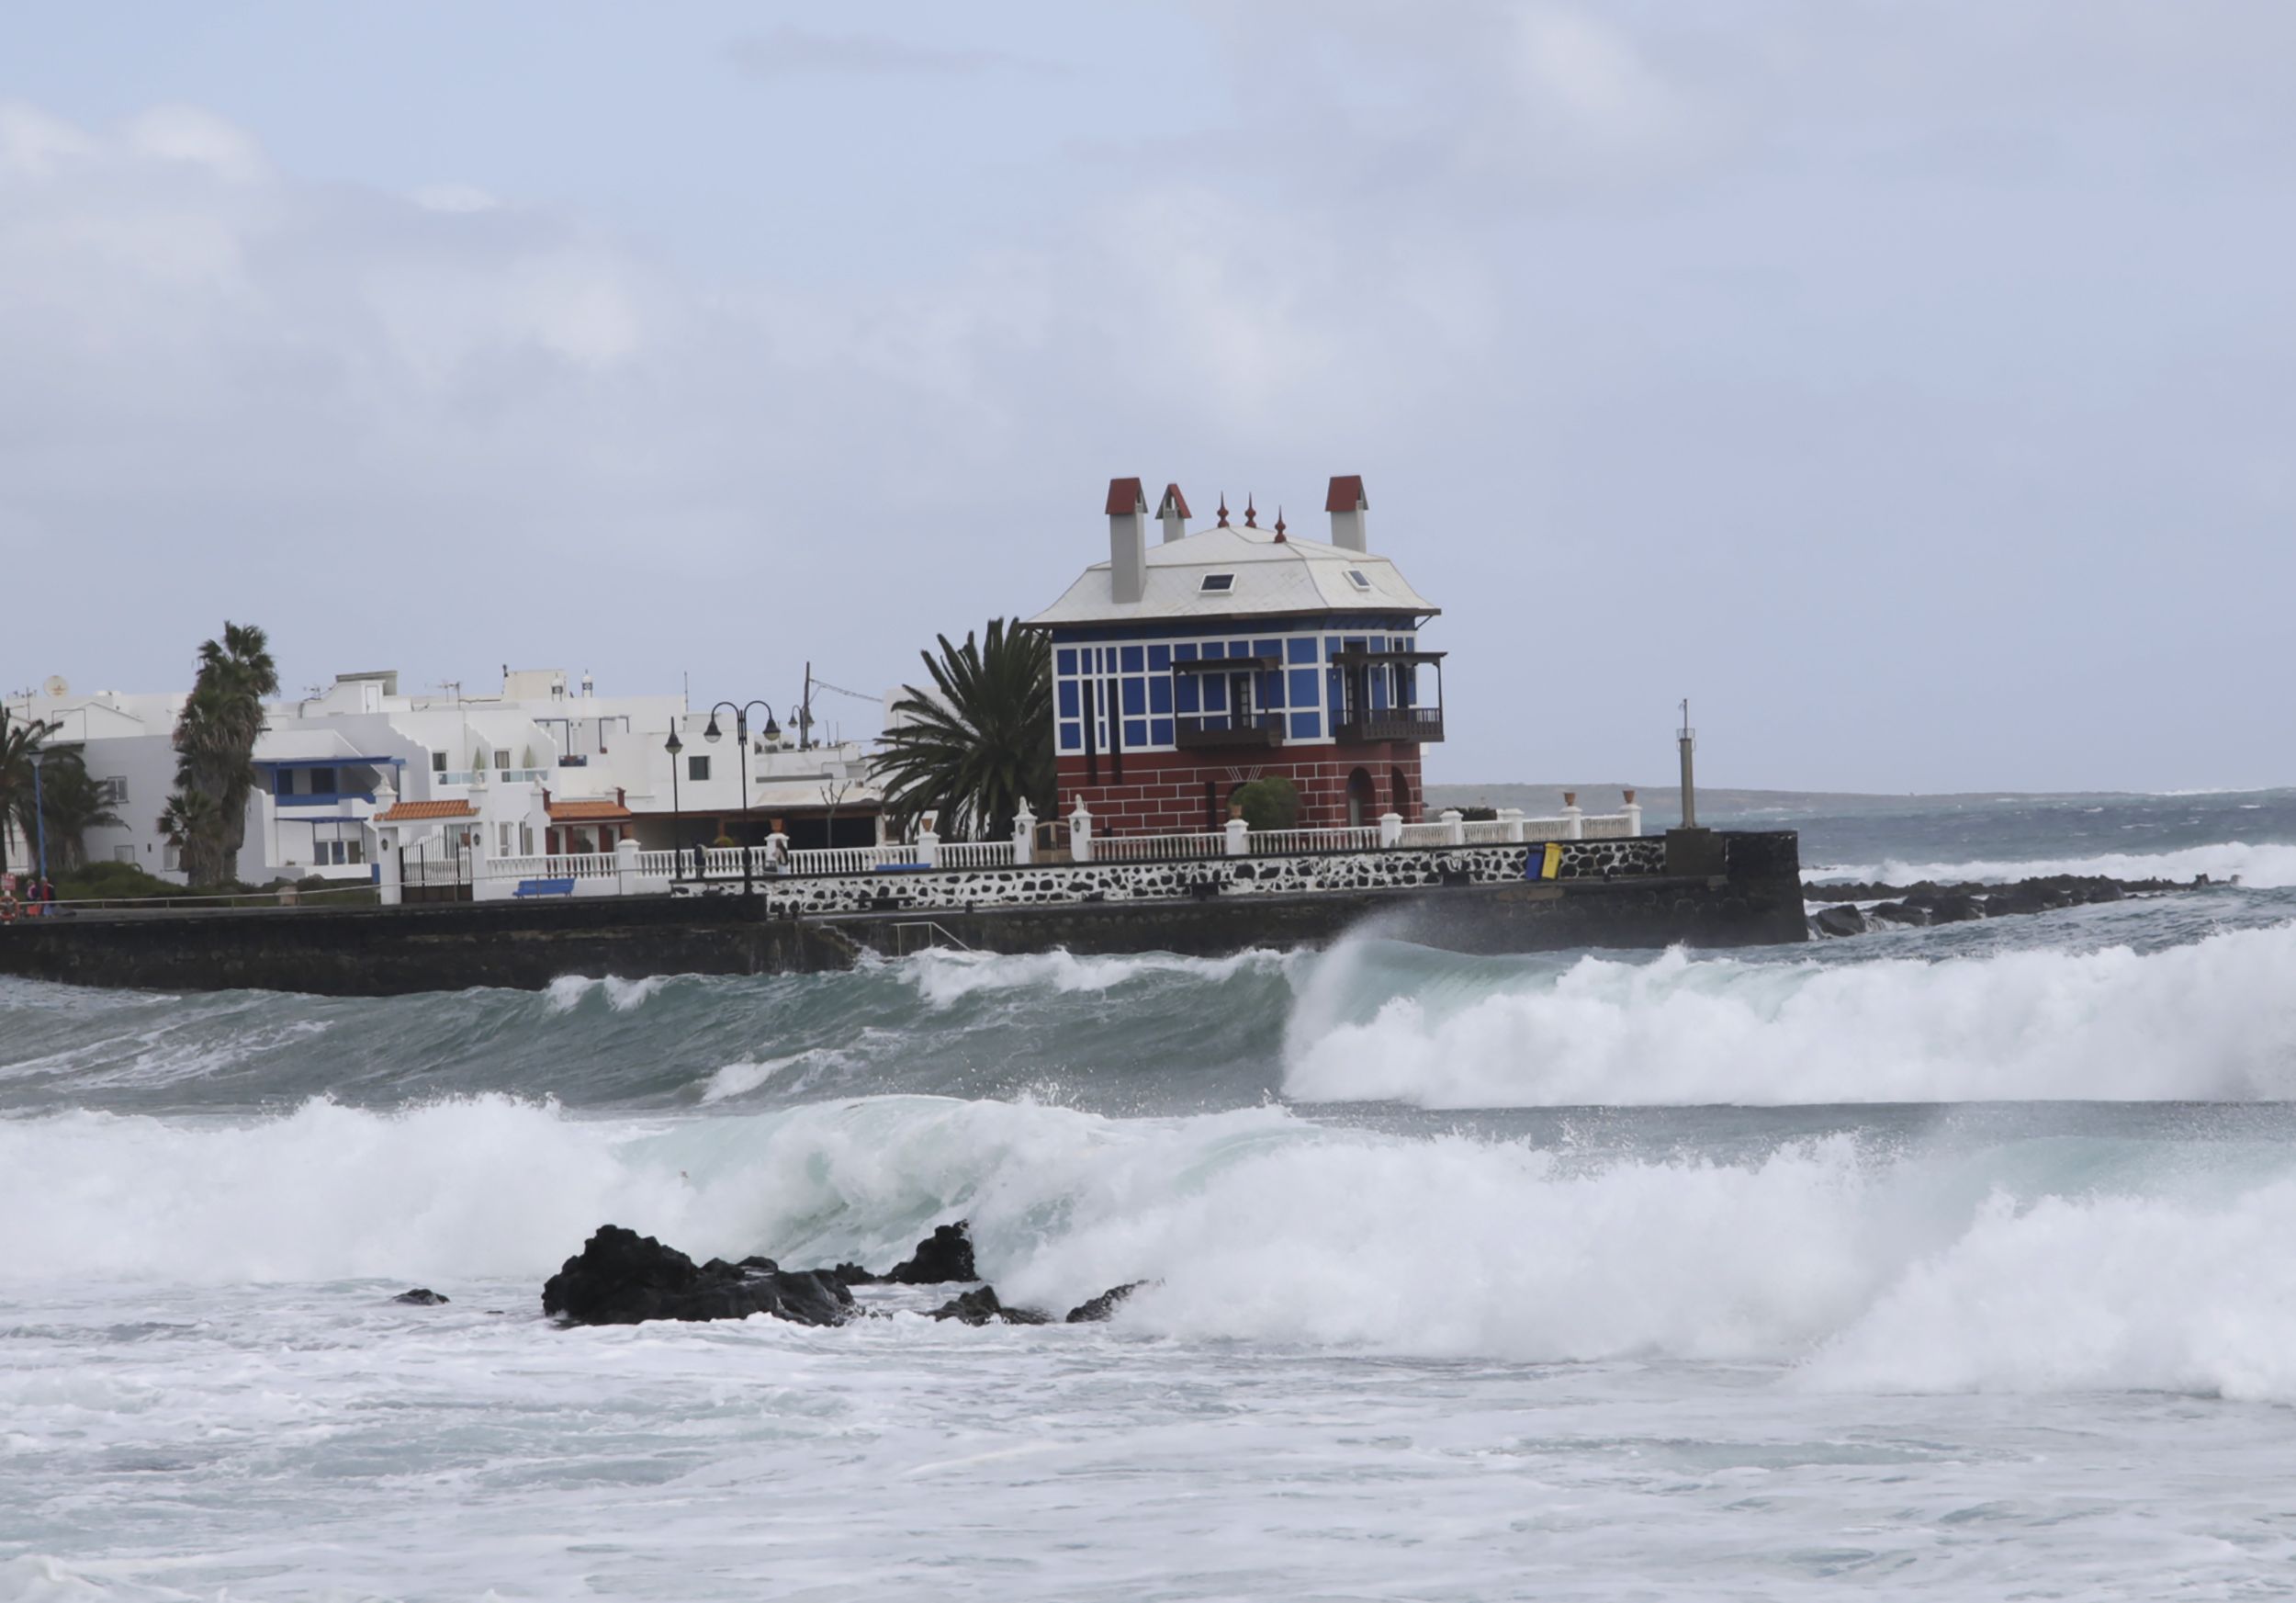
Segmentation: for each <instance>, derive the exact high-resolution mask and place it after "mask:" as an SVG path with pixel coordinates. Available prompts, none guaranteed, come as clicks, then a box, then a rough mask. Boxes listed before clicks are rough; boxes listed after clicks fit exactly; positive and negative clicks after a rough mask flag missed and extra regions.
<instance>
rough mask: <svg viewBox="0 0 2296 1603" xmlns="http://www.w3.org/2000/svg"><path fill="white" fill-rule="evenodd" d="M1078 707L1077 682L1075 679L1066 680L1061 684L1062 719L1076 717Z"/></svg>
mask: <svg viewBox="0 0 2296 1603" xmlns="http://www.w3.org/2000/svg"><path fill="white" fill-rule="evenodd" d="M1077 705H1078V701H1077V695H1076V682H1075V680H1073V679H1070V680H1064V681H1063V682H1062V683H1061V717H1064V718H1073V717H1076V716H1077V713H1076V709H1077Z"/></svg>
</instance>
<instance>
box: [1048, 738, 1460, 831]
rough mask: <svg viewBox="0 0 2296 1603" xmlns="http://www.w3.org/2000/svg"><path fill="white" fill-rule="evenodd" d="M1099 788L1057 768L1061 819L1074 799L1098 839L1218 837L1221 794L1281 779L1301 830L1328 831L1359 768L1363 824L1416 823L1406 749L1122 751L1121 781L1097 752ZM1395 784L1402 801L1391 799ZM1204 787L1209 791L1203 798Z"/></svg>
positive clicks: (1077, 772) (1414, 777)
mask: <svg viewBox="0 0 2296 1603" xmlns="http://www.w3.org/2000/svg"><path fill="white" fill-rule="evenodd" d="M1098 767H1099V782H1098V783H1097V784H1092V783H1088V782H1087V781H1086V777H1085V773H1086V766H1085V759H1083V758H1082V757H1063V758H1062V759H1060V762H1059V774H1060V808H1059V814H1060V816H1062V817H1066V816H1067V814H1068V813H1069V811H1070V810H1071V809H1073V808H1074V807H1075V805H1076V803H1077V802H1078V801H1079V800H1082V801H1083V803H1084V804H1085V808H1086V811H1087V812H1089V813H1091V815H1092V827H1093V830H1094V831H1095V832H1096V833H1098V834H1103V835H1185V834H1193V833H1196V832H1198V831H1200V830H1217V829H1219V828H1221V827H1222V825H1224V824H1225V822H1226V820H1227V817H1228V795H1229V793H1230V792H1231V791H1232V790H1234V789H1235V787H1236V786H1238V785H1243V784H1244V783H1245V782H1246V781H1247V780H1254V779H1264V778H1266V777H1269V776H1271V775H1274V774H1278V773H1280V774H1282V775H1283V776H1284V777H1285V778H1287V779H1289V780H1290V781H1291V783H1292V784H1293V785H1297V786H1298V787H1299V790H1300V828H1301V829H1327V828H1333V827H1336V826H1338V825H1343V824H1345V823H1346V822H1347V781H1348V777H1349V776H1350V775H1351V774H1353V773H1355V771H1356V769H1358V768H1360V769H1362V770H1364V772H1365V773H1366V774H1367V776H1368V778H1369V779H1370V781H1371V800H1370V802H1369V804H1368V805H1367V807H1365V808H1364V817H1363V821H1364V822H1365V823H1367V824H1369V823H1376V822H1378V821H1379V815H1380V814H1382V813H1386V812H1397V813H1401V815H1402V818H1403V821H1404V822H1405V823H1407V824H1415V823H1418V822H1420V821H1421V818H1422V811H1421V797H1420V781H1419V748H1418V747H1417V746H1416V745H1413V744H1411V743H1409V742H1400V741H1399V742H1388V741H1382V742H1380V743H1379V744H1377V745H1369V746H1334V745H1332V744H1330V743H1329V742H1328V741H1327V742H1323V743H1321V744H1316V745H1301V746H1293V747H1283V746H1278V747H1276V748H1274V749H1272V750H1268V751H1251V752H1244V751H1236V752H1198V751H1128V752H1126V753H1125V754H1124V777H1123V781H1122V783H1121V784H1119V783H1118V781H1117V778H1116V773H1115V764H1114V763H1113V762H1112V761H1111V760H1110V759H1109V757H1108V756H1107V754H1105V753H1103V754H1102V755H1101V757H1100V759H1099V763H1098ZM1399 776H1400V777H1401V781H1402V785H1403V790H1404V792H1405V796H1404V798H1403V799H1402V801H1401V805H1398V799H1397V796H1396V794H1395V789H1396V780H1397V778H1398V777H1399ZM1206 785H1210V787H1211V788H1210V795H1209V796H1207V793H1206V789H1205V787H1206Z"/></svg>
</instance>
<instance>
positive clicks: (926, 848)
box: [917, 830, 940, 868]
mask: <svg viewBox="0 0 2296 1603" xmlns="http://www.w3.org/2000/svg"><path fill="white" fill-rule="evenodd" d="M917 861H918V862H919V863H922V864H924V865H925V866H926V867H928V868H930V867H932V866H933V865H934V864H936V863H938V862H939V861H940V836H939V835H936V834H934V833H933V831H932V830H918V831H917Z"/></svg>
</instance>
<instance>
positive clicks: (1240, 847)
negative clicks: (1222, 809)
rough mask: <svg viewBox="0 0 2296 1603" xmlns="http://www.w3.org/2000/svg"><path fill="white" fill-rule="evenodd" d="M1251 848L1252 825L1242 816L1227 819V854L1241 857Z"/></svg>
mask: <svg viewBox="0 0 2296 1603" xmlns="http://www.w3.org/2000/svg"><path fill="white" fill-rule="evenodd" d="M1251 850H1252V826H1251V825H1249V824H1247V823H1245V822H1244V820H1243V819H1242V818H1230V819H1229V820H1228V855H1229V856H1231V857H1242V856H1244V855H1246V854H1247V853H1249V852H1251Z"/></svg>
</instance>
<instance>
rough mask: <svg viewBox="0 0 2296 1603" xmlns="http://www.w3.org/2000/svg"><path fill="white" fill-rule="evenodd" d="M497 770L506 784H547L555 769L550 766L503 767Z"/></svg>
mask: <svg viewBox="0 0 2296 1603" xmlns="http://www.w3.org/2000/svg"><path fill="white" fill-rule="evenodd" d="M495 772H497V773H500V774H501V776H502V783H503V784H505V785H546V784H548V783H549V781H550V777H551V774H552V773H553V772H554V770H551V769H548V768H501V769H497V770H496V771H495Z"/></svg>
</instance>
